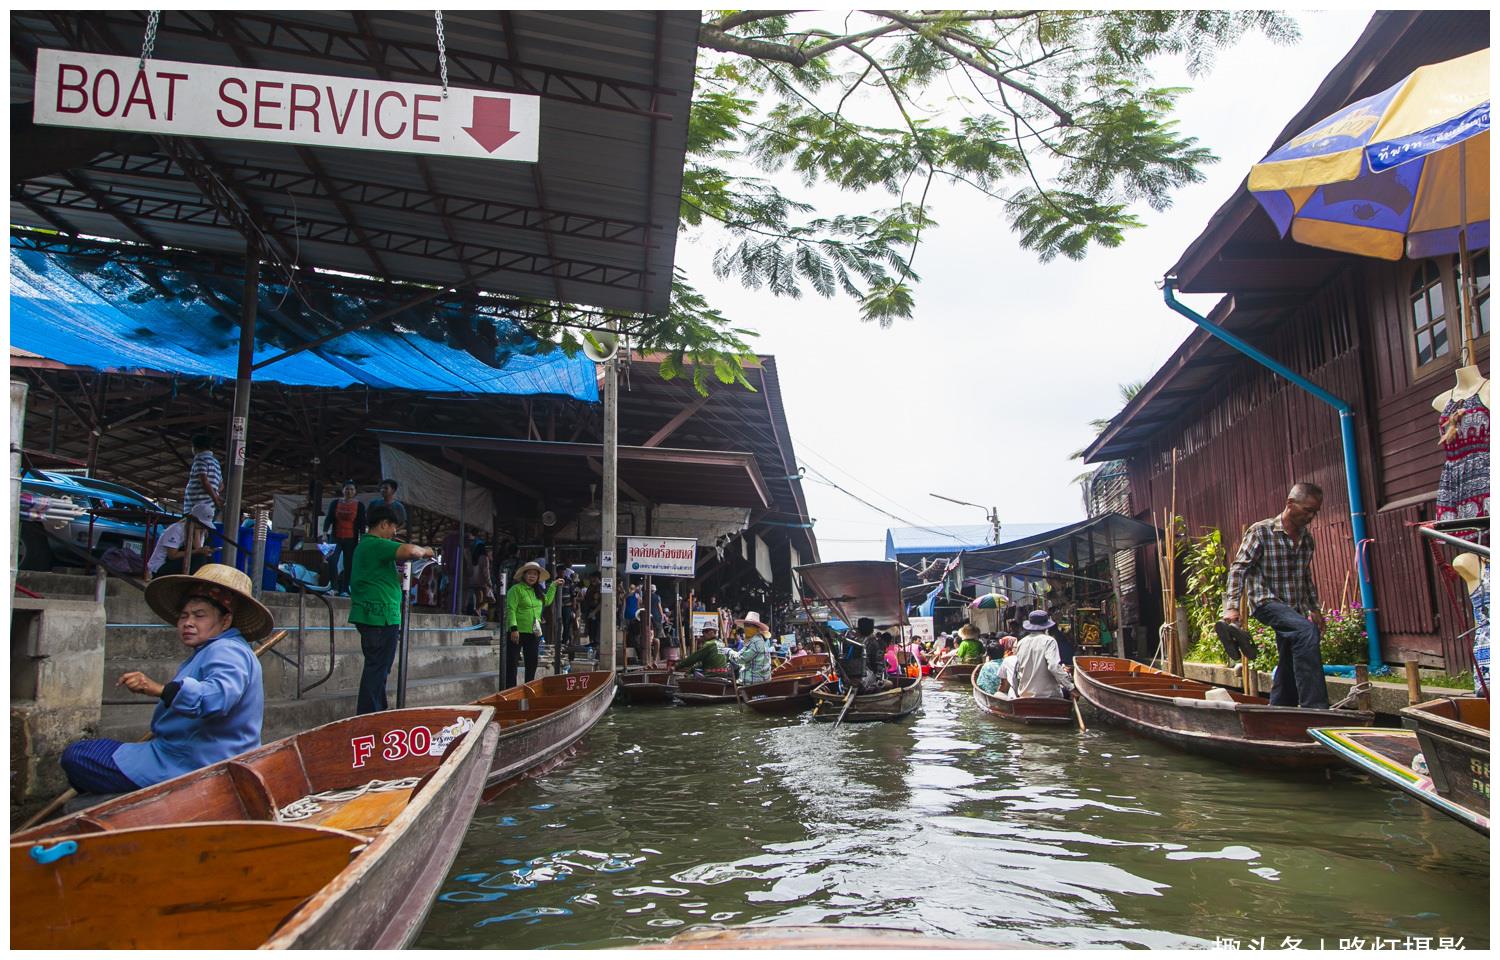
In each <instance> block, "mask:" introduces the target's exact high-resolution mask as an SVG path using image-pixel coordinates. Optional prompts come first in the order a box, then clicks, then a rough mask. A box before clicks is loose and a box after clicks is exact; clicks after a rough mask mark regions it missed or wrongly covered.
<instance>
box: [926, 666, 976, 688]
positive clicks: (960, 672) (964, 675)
mask: <svg viewBox="0 0 1500 960" xmlns="http://www.w3.org/2000/svg"><path fill="white" fill-rule="evenodd" d="M980 666H982V664H978V663H953V664H949V665H948V666H945V667H938V668H937V671H936V672H934V673H933V675H932V679H934V680H936V681H938V682H939V683H952V684H961V685H963V686H965V687H967V686H969V684H970V682H971V681H972V680H973V677H974V674H976V673H978V672H979V668H980Z"/></svg>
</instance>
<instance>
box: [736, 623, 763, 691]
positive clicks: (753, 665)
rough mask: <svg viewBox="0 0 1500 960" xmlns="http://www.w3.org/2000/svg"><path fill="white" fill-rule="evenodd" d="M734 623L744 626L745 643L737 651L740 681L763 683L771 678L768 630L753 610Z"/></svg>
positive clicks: (742, 682) (743, 682) (744, 682)
mask: <svg viewBox="0 0 1500 960" xmlns="http://www.w3.org/2000/svg"><path fill="white" fill-rule="evenodd" d="M735 623H736V624H738V625H739V626H741V627H744V628H745V645H744V646H743V647H741V648H740V651H739V664H740V683H741V684H742V685H743V684H749V683H764V682H765V681H767V680H769V679H771V645H770V643H769V642H767V641H768V637H769V634H770V630H769V628H768V627H767V625H766V624H765V623H762V622H761V619H760V614H758V613H756V612H755V611H754V610H752V611H750V612H749V613H747V614H745V619H743V620H736V621H735Z"/></svg>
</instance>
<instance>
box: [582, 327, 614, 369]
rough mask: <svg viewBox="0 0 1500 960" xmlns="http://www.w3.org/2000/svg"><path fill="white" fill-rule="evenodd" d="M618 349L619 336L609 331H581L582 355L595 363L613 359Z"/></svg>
mask: <svg viewBox="0 0 1500 960" xmlns="http://www.w3.org/2000/svg"><path fill="white" fill-rule="evenodd" d="M619 349H620V335H619V334H617V333H613V332H611V331H609V330H585V331H583V355H584V356H586V357H588V358H589V359H590V360H592V361H594V362H595V363H605V362H608V361H609V360H612V359H614V356H615V352H616V351H618V350H619Z"/></svg>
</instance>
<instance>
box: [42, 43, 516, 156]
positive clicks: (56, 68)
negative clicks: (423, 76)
mask: <svg viewBox="0 0 1500 960" xmlns="http://www.w3.org/2000/svg"><path fill="white" fill-rule="evenodd" d="M139 64H140V61H139V60H138V59H137V58H135V57H111V56H104V55H101V54H94V53H76V52H73V51H69V50H38V51H37V56H36V93H35V103H34V106H33V110H32V119H33V120H34V121H35V122H36V123H41V124H49V125H52V126H61V127H88V128H91V129H102V130H135V131H140V132H142V133H155V134H166V135H168V136H188V137H219V138H222V139H229V140H262V141H267V142H270V143H286V144H295V145H302V146H321V147H350V148H353V149H356V150H390V151H394V152H397V153H416V154H423V155H426V156H432V157H469V158H472V159H476V160H514V161H522V162H525V163H535V162H536V159H537V146H538V143H539V141H540V135H539V130H540V127H541V98H539V97H534V96H530V95H528V94H518V93H500V92H497V91H490V90H473V89H469V88H465V87H449V88H448V95H447V97H446V98H445V97H444V95H443V88H442V87H439V86H435V85H429V84H419V83H386V82H383V81H380V80H363V79H356V78H354V77H330V76H324V75H322V74H311V73H286V72H284V71H280V70H252V69H249V68H248V67H221V66H218V65H216V64H208V63H182V62H178V61H173V60H147V61H146V65H145V68H144V69H142V68H140V66H139Z"/></svg>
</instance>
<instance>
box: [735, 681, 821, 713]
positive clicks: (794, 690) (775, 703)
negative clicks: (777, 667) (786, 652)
mask: <svg viewBox="0 0 1500 960" xmlns="http://www.w3.org/2000/svg"><path fill="white" fill-rule="evenodd" d="M822 682H823V674H822V673H820V672H818V671H812V672H808V673H791V674H786V675H783V676H780V677H775V676H773V677H772V678H771V679H770V680H767V681H766V682H764V683H752V684H751V685H749V686H747V687H740V702H741V703H743V704H744V705H745V706H747V707H749V708H750V709H751V710H754V711H755V712H756V713H764V714H769V715H775V716H785V715H787V714H793V713H801V712H802V711H803V710H810V709H812V705H813V697H812V692H813V689H814V688H816V687H817V686H818V684H820V683H822Z"/></svg>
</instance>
